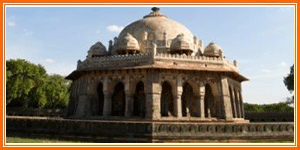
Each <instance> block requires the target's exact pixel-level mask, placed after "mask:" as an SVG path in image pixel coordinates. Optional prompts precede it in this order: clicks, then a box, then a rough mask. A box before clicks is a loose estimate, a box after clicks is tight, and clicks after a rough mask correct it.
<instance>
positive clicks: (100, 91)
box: [97, 82, 104, 116]
mask: <svg viewBox="0 0 300 150" xmlns="http://www.w3.org/2000/svg"><path fill="white" fill-rule="evenodd" d="M97 93H98V100H99V103H98V104H99V105H98V116H102V115H103V106H104V94H103V84H102V83H101V82H100V83H99V85H98V86H97Z"/></svg>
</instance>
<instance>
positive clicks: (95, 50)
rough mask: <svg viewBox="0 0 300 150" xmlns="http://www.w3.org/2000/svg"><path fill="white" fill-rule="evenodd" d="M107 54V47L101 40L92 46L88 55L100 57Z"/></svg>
mask: <svg viewBox="0 0 300 150" xmlns="http://www.w3.org/2000/svg"><path fill="white" fill-rule="evenodd" d="M105 55H107V51H106V47H105V46H104V45H103V44H102V43H101V42H97V43H96V44H94V45H93V46H91V47H90V50H89V51H88V57H100V56H105Z"/></svg>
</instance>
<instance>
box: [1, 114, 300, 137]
mask: <svg viewBox="0 0 300 150" xmlns="http://www.w3.org/2000/svg"><path fill="white" fill-rule="evenodd" d="M6 131H7V132H22V133H39V134H41V133H44V134H45V133H47V134H55V135H76V136H93V137H94V138H95V139H99V141H98V142H103V140H104V141H106V142H107V141H110V142H114V141H115V142H168V141H171V142H189V141H194V142H201V141H207V140H212V141H214V140H217V141H220V140H225V141H226V140H227V141H230V140H247V141H248V140H250V141H251V140H294V124H293V123H250V124H226V123H216V124H214V123H209V124H204V123H192V122H188V123H177V122H150V121H143V122H141V121H134V120H131V121H96V120H68V119H43V118H29V117H11V116H8V117H7V118H6ZM115 139H119V140H115ZM120 139H122V140H121V141H120ZM141 139H143V140H142V141H141Z"/></svg>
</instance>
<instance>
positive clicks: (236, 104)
mask: <svg viewBox="0 0 300 150" xmlns="http://www.w3.org/2000/svg"><path fill="white" fill-rule="evenodd" d="M233 93H234V94H233V95H234V99H235V109H236V117H237V118H241V109H240V105H239V104H240V102H239V97H238V95H237V94H238V93H237V90H236V89H234V90H233Z"/></svg>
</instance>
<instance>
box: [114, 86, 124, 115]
mask: <svg viewBox="0 0 300 150" xmlns="http://www.w3.org/2000/svg"><path fill="white" fill-rule="evenodd" d="M111 110H112V111H111V115H112V116H124V113H125V91H124V84H123V83H122V82H119V83H117V84H116V86H115V89H114V93H113V95H112V109H111Z"/></svg>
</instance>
